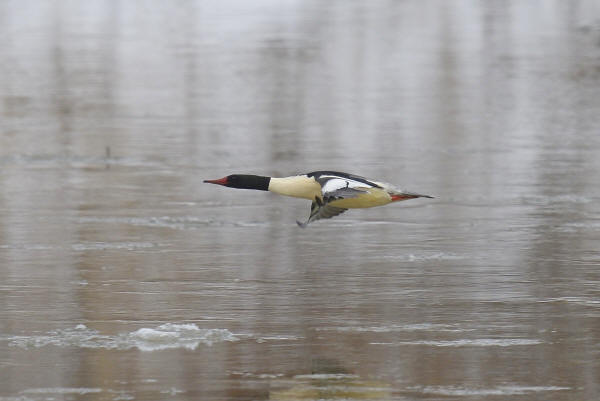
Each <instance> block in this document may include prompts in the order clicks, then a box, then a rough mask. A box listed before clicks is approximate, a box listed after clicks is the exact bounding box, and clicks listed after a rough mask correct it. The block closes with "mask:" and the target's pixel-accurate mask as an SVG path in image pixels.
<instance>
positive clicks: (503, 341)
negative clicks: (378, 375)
mask: <svg viewBox="0 0 600 401" xmlns="http://www.w3.org/2000/svg"><path fill="white" fill-rule="evenodd" d="M370 344H371V345H428V346H432V347H513V346H521V345H538V344H543V341H541V340H537V339H533V338H474V339H468V338H462V339H458V340H437V341H435V340H434V341H432V340H417V341H400V342H394V343H376V342H373V343H370Z"/></svg>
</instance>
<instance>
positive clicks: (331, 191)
mask: <svg viewBox="0 0 600 401" xmlns="http://www.w3.org/2000/svg"><path fill="white" fill-rule="evenodd" d="M320 179H321V180H323V181H325V180H327V181H326V182H325V184H324V185H323V187H322V189H321V192H322V193H323V197H324V198H326V197H330V196H341V194H345V195H346V196H348V195H350V194H352V193H354V196H357V195H358V194H359V193H363V192H366V191H365V190H364V188H365V187H367V185H366V184H365V183H364V182H360V181H354V180H352V179H350V178H340V177H335V176H326V175H325V176H321V177H320Z"/></svg>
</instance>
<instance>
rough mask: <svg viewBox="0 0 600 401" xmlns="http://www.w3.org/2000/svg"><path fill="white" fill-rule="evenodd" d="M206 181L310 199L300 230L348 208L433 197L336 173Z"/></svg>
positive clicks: (242, 177) (254, 176) (242, 175)
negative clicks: (307, 213)
mask: <svg viewBox="0 0 600 401" xmlns="http://www.w3.org/2000/svg"><path fill="white" fill-rule="evenodd" d="M204 182H207V183H210V184H217V185H223V186H226V187H231V188H241V189H257V190H261V191H271V192H274V193H277V194H280V195H286V196H293V197H296V198H304V199H308V200H311V201H312V206H311V209H310V216H309V217H308V220H307V221H306V222H304V223H301V222H299V221H296V223H298V225H299V226H300V227H306V226H307V225H308V224H309V223H312V222H313V221H315V220H319V219H329V218H331V217H334V216H337V215H338V214H340V213H344V212H345V211H346V210H348V209H357V208H366V207H374V206H383V205H387V204H388V203H391V202H396V201H403V200H407V199H414V198H433V197H432V196H429V195H422V194H417V193H414V192H408V191H404V190H401V189H399V188H396V187H394V186H393V185H391V184H387V183H385V182H379V181H374V180H370V179H367V178H364V177H360V176H358V175H353V174H347V173H339V172H336V171H313V172H312V173H308V174H302V175H295V176H291V177H283V178H276V177H265V176H260V175H248V174H233V175H228V176H227V177H223V178H220V179H217V180H204Z"/></svg>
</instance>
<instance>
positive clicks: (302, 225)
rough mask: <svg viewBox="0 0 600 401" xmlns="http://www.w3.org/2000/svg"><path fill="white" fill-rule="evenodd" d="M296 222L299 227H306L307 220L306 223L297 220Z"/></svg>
mask: <svg viewBox="0 0 600 401" xmlns="http://www.w3.org/2000/svg"><path fill="white" fill-rule="evenodd" d="M296 224H298V227H300V228H306V226H308V222H307V223H302V222H300V221H298V220H296Z"/></svg>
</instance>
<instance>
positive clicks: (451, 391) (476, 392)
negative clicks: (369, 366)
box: [409, 385, 571, 396]
mask: <svg viewBox="0 0 600 401" xmlns="http://www.w3.org/2000/svg"><path fill="white" fill-rule="evenodd" d="M409 390H410V391H415V392H419V393H422V394H431V395H442V396H494V395H527V394H532V393H539V392H545V391H562V390H571V388H570V387H559V386H519V385H503V386H497V387H490V388H470V387H461V386H425V387H411V388H409Z"/></svg>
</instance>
